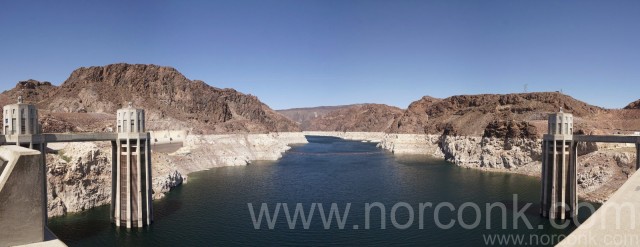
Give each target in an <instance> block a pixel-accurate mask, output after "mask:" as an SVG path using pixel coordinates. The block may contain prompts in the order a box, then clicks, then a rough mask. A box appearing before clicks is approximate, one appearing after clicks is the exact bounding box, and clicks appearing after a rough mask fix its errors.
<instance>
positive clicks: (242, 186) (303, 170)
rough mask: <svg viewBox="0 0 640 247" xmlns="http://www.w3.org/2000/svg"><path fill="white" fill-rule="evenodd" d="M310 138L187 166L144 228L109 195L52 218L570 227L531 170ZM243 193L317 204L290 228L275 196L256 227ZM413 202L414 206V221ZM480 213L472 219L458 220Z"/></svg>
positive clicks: (477, 233)
mask: <svg viewBox="0 0 640 247" xmlns="http://www.w3.org/2000/svg"><path fill="white" fill-rule="evenodd" d="M308 140H309V142H310V143H309V144H305V145H300V146H295V147H294V148H292V149H291V150H289V151H287V153H285V154H284V157H283V158H282V159H280V160H278V161H275V162H254V163H253V164H251V165H249V166H242V167H222V168H215V169H211V170H208V171H202V172H197V173H192V174H189V181H188V183H187V184H185V185H183V186H180V187H178V188H175V189H174V190H172V191H171V192H170V193H169V194H167V196H166V197H165V198H163V199H161V200H157V201H155V202H154V210H155V222H154V223H153V225H151V226H150V227H147V228H144V229H140V230H127V229H125V228H117V227H115V226H113V225H112V224H111V223H110V221H109V206H108V205H107V206H103V207H99V208H95V209H91V210H88V211H86V212H82V213H78V214H72V215H68V216H64V217H58V218H54V219H51V220H50V222H49V226H50V228H51V230H52V231H53V232H54V233H55V234H56V235H57V236H58V237H59V238H60V239H61V240H62V241H64V242H65V243H66V244H68V245H69V246H114V245H119V246H220V245H225V246H229V245H263V246H264V245H290V246H298V245H314V246H318V245H320V246H327V245H352V246H353V245H360V246H361V245H368V246H389V245H402V246H425V245H427V246H483V245H485V240H484V237H486V236H489V235H491V234H502V235H505V234H507V235H508V234H522V235H525V236H526V239H527V241H529V239H530V238H531V237H530V235H534V236H538V238H540V240H541V241H540V242H537V243H536V242H533V243H530V244H529V242H527V243H528V244H529V245H537V244H546V245H552V244H554V243H556V242H548V243H545V242H544V240H545V239H544V238H549V240H550V239H551V238H554V237H556V236H558V235H561V234H568V233H569V232H570V231H572V230H573V228H568V229H564V230H557V229H553V228H552V227H551V225H550V224H549V221H548V220H545V219H542V218H540V217H539V216H538V212H539V211H538V210H539V208H538V202H539V200H540V195H539V190H540V187H539V186H540V183H539V181H538V179H537V178H533V177H527V176H523V175H515V174H507V173H492V172H483V171H478V170H471V169H465V168H459V167H456V166H454V165H451V164H449V163H446V162H444V161H441V160H437V159H432V158H429V157H426V156H424V157H423V156H409V157H399V156H394V155H392V154H390V153H388V152H386V151H384V150H381V149H378V148H376V147H375V144H373V143H363V142H357V141H345V140H342V139H338V138H332V137H308ZM514 194H517V202H516V203H515V204H516V205H514V200H513V197H514ZM376 202H379V203H380V204H377V205H382V206H384V208H385V209H384V211H385V217H384V218H385V220H384V224H383V222H382V221H381V210H380V208H379V207H374V208H372V209H371V211H370V217H369V218H370V222H369V223H370V227H369V228H370V229H365V228H366V227H365V225H366V218H367V217H365V215H366V212H365V211H366V210H365V207H366V204H367V203H376ZM428 202H430V203H432V204H433V207H426V208H425V210H424V213H423V214H422V215H421V214H420V206H419V204H420V203H428ZM444 202H448V203H451V204H450V205H452V206H453V207H454V208H455V211H453V212H452V210H451V209H450V208H449V207H447V206H443V207H441V209H440V212H439V214H438V221H439V222H441V223H442V224H441V225H446V224H449V223H450V222H451V221H452V220H455V223H454V224H453V227H451V228H450V229H441V228H440V227H438V226H437V224H436V223H437V221H436V219H434V212H435V207H436V206H437V205H444V204H442V203H444ZM465 202H473V203H475V204H477V205H478V206H479V208H480V209H481V211H480V212H481V213H480V214H479V215H478V214H477V213H476V211H475V209H474V208H473V207H470V206H468V207H464V208H463V207H461V206H463V205H465V204H463V203H465ZM496 202H501V203H503V204H504V205H505V206H506V208H507V211H506V212H507V215H508V217H507V224H506V225H505V226H504V228H505V229H503V222H502V213H501V210H500V209H494V210H493V211H492V213H491V216H487V210H486V203H496ZM248 203H251V204H252V206H253V208H254V212H255V217H258V216H259V212H260V207H261V205H262V203H266V204H267V206H268V207H269V211H270V213H271V215H273V212H274V210H275V208H276V205H277V203H283V204H284V203H286V204H287V205H288V209H289V212H290V213H291V217H292V218H293V214H294V210H295V207H296V203H301V205H302V206H303V209H304V211H305V216H306V215H308V213H309V210H310V208H311V207H312V203H317V204H314V205H315V210H314V212H313V214H312V218H311V220H309V222H310V223H309V227H308V228H309V229H304V228H303V224H302V223H303V222H302V220H301V219H300V217H298V219H297V222H296V225H295V229H290V227H289V224H288V222H287V218H286V215H285V213H284V208H283V206H281V207H280V211H279V214H278V216H277V217H276V218H275V219H276V220H277V221H276V223H275V225H274V229H272V230H271V229H269V226H268V224H267V220H266V219H265V218H263V219H262V222H261V224H260V226H259V227H260V229H255V226H254V221H253V220H252V216H251V213H250V210H249V206H248ZM332 203H336V205H337V206H338V209H339V213H340V215H341V216H343V217H342V218H345V217H344V215H345V210H346V209H345V208H346V206H347V203H350V207H349V211H348V215H347V216H348V217H346V220H345V222H344V229H339V224H338V222H337V220H336V218H335V217H334V218H332V219H333V220H332V223H331V225H330V227H329V229H325V227H324V224H323V223H324V222H323V220H322V217H321V215H320V210H319V206H318V205H319V204H322V205H323V208H324V213H325V215H326V216H327V217H329V211H330V209H331V204H332ZM527 203H532V204H533V205H532V206H531V207H529V208H528V210H526V212H525V215H526V218H527V219H528V221H529V222H530V224H531V225H532V228H533V229H528V226H527V224H526V223H525V222H524V220H518V221H517V222H518V223H517V224H516V225H517V228H518V229H514V228H516V226H514V224H513V218H514V217H513V214H514V213H515V211H514V207H515V208H516V209H521V208H523V207H524V206H525V204H527ZM394 205H396V206H397V207H396V210H395V211H394V212H395V217H393V220H395V221H393V222H392V215H391V213H392V208H393V207H394ZM447 205H448V204H447ZM409 206H410V207H411V208H412V210H413V211H414V217H413V221H411V217H410V213H409V212H410V210H409V209H408V208H407V207H409ZM458 209H463V210H458ZM459 212H462V213H461V214H460V215H458V213H459ZM581 213H582V214H581V218H583V219H584V218H586V213H584V212H581ZM420 218H422V221H423V227H420V224H419V222H420ZM460 219H461V220H462V222H460ZM477 219H479V220H477ZM476 220H477V221H476ZM487 220H490V222H489V226H490V227H487ZM476 222H478V226H477V227H463V226H464V224H466V225H472V224H474V223H476ZM393 223H396V224H397V226H400V227H397V226H394V224H393ZM410 223H412V224H410ZM382 226H385V227H384V228H385V229H382ZM407 227H408V228H407ZM400 228H407V229H400ZM467 228H471V229H467ZM488 228H490V229H488ZM534 238H535V237H534ZM534 240H535V239H534Z"/></svg>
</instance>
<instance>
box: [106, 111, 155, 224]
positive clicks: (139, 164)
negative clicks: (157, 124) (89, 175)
mask: <svg viewBox="0 0 640 247" xmlns="http://www.w3.org/2000/svg"><path fill="white" fill-rule="evenodd" d="M117 121H118V122H117V125H118V126H117V132H118V139H117V140H116V141H115V142H113V143H112V153H113V154H114V155H113V156H114V157H113V158H112V160H113V162H112V171H113V172H112V174H113V181H114V183H113V186H112V195H113V196H112V197H111V200H112V203H111V215H112V219H113V221H114V222H115V224H116V225H117V226H126V227H127V228H132V227H143V226H145V225H149V224H151V222H152V221H153V208H152V206H153V205H152V200H151V196H152V190H151V145H150V139H151V138H150V136H149V134H148V133H146V132H145V128H144V125H145V123H144V110H142V109H135V108H133V107H132V106H131V103H129V106H128V107H127V108H123V109H120V110H118V111H117Z"/></svg>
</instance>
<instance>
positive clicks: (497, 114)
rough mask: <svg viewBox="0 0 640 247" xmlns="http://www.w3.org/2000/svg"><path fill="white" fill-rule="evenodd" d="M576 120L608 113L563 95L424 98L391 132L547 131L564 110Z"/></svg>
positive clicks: (475, 134) (487, 95)
mask: <svg viewBox="0 0 640 247" xmlns="http://www.w3.org/2000/svg"><path fill="white" fill-rule="evenodd" d="M561 108H562V109H564V111H566V112H571V113H573V114H574V116H576V118H578V119H580V118H587V117H590V116H595V115H597V114H599V113H602V112H605V111H606V110H605V109H603V108H600V107H596V106H592V105H589V104H586V103H584V102H582V101H579V100H576V99H574V98H572V97H570V96H567V95H564V94H561V93H550V92H549V93H522V94H480V95H459V96H452V97H448V98H445V99H436V98H432V97H428V96H426V97H423V98H422V99H420V100H418V101H415V102H413V103H411V105H409V107H408V108H407V110H406V111H405V112H404V113H403V115H402V116H401V117H400V118H398V119H397V120H396V121H395V122H394V123H393V125H392V126H391V127H390V128H389V129H388V130H387V131H388V132H391V133H415V134H441V133H443V132H447V133H452V134H456V135H470V136H482V135H483V134H484V130H485V128H486V127H487V126H488V125H489V124H490V123H491V122H494V121H497V120H503V121H507V120H510V121H517V122H521V121H525V122H527V123H528V124H530V125H533V126H535V127H537V129H538V132H539V133H543V132H544V131H546V118H547V114H548V113H551V112H556V111H558V110H560V109H561Z"/></svg>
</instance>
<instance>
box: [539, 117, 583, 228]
mask: <svg viewBox="0 0 640 247" xmlns="http://www.w3.org/2000/svg"><path fill="white" fill-rule="evenodd" d="M548 123H549V126H548V127H549V131H548V134H546V135H544V137H543V142H542V178H541V179H542V189H541V195H540V203H541V209H540V213H541V214H542V216H544V217H549V218H551V219H566V218H568V217H574V216H575V215H576V213H577V212H576V210H575V209H576V208H577V206H578V197H577V193H576V189H577V181H576V160H577V159H576V155H577V145H576V143H575V142H574V141H573V115H572V114H569V113H564V112H563V111H562V109H560V112H558V113H554V114H549V119H548Z"/></svg>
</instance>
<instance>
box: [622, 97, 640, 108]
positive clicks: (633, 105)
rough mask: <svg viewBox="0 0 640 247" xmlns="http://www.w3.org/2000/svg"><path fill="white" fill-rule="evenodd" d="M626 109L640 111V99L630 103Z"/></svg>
mask: <svg viewBox="0 0 640 247" xmlns="http://www.w3.org/2000/svg"><path fill="white" fill-rule="evenodd" d="M624 109H640V99H639V100H636V101H634V102H631V103H629V104H628V105H627V106H625V107H624Z"/></svg>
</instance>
